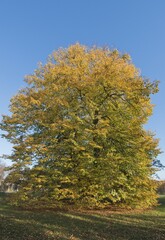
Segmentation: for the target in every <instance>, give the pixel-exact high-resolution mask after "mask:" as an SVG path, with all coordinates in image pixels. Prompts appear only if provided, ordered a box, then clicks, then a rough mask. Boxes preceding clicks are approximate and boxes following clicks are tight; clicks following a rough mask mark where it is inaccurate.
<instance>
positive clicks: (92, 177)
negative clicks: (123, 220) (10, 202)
mask: <svg viewBox="0 0 165 240" xmlns="http://www.w3.org/2000/svg"><path fill="white" fill-rule="evenodd" d="M26 82H27V84H28V87H27V88H25V89H23V90H21V91H20V92H19V93H18V94H17V95H16V96H15V97H13V98H12V99H11V105H10V111H11V113H12V114H11V116H3V121H2V123H1V129H2V130H4V131H6V134H4V135H3V136H4V137H5V138H6V139H7V140H9V141H10V142H11V143H12V144H13V152H12V154H11V156H8V158H10V159H11V160H12V161H13V165H12V167H11V173H10V176H8V179H9V180H10V181H13V182H17V183H18V184H19V192H18V193H17V201H18V203H19V204H27V203H30V204H32V203H33V204H34V205H35V204H37V203H38V204H40V205H41V204H42V205H46V206H49V205H50V206H64V205H68V204H70V205H74V206H89V207H103V206H109V205H112V204H123V205H127V206H131V207H137V206H138V207H148V206H151V205H153V204H155V202H156V194H155V187H156V186H155V184H154V181H153V180H152V178H151V176H152V175H153V174H154V172H155V171H156V165H157V164H158V163H159V162H158V160H156V157H157V155H158V154H159V149H158V147H157V145H158V141H157V140H156V139H154V136H153V134H152V133H151V132H148V131H146V130H145V129H144V127H143V126H144V124H145V123H146V122H147V120H148V117H149V116H150V115H151V114H152V108H153V106H152V104H151V101H150V95H151V94H154V93H156V92H157V91H158V87H157V82H154V83H151V82H150V81H149V80H146V79H144V78H142V77H141V76H140V74H139V71H138V70H137V69H136V68H135V66H134V65H133V64H132V63H131V60H130V58H129V56H128V55H126V54H124V55H121V54H120V53H119V52H118V51H117V50H113V51H111V50H109V49H103V48H91V49H88V48H86V47H84V46H81V45H79V44H76V45H73V46H70V47H69V48H68V49H59V50H58V51H56V52H54V53H53V54H52V56H51V57H50V58H49V60H48V63H47V64H46V65H45V66H42V65H41V66H40V67H39V68H38V69H37V70H36V71H35V73H34V74H33V75H30V76H28V77H27V78H26Z"/></svg>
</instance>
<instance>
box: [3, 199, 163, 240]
mask: <svg viewBox="0 0 165 240" xmlns="http://www.w3.org/2000/svg"><path fill="white" fill-rule="evenodd" d="M0 196H1V198H0V239H1V240H47V239H50V240H52V239H59V240H66V239H70V240H111V239H112V240H118V239H119V240H126V239H130V240H143V239H149V240H164V239H165V196H161V197H160V199H159V202H160V205H159V206H158V207H157V208H155V209H154V210H150V211H145V212H143V213H114V212H109V213H108V212H100V213H99V212H97V213H96V212H91V213H90V212H86V213H80V212H62V211H61V212H58V211H35V212H32V211H23V210H18V209H14V208H12V207H10V206H8V205H7V204H6V202H5V195H4V194H1V195H0Z"/></svg>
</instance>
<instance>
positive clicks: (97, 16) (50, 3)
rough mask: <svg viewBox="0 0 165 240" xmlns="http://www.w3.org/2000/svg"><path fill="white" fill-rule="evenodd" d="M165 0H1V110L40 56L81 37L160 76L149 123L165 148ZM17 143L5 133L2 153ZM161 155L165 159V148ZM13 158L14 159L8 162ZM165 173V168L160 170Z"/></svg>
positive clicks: (144, 71) (43, 57)
mask: <svg viewBox="0 0 165 240" xmlns="http://www.w3.org/2000/svg"><path fill="white" fill-rule="evenodd" d="M164 12H165V1H164V0H157V1H156V0H145V1H144V0H134V1H132V0H69V1H68V0H60V1H59V0H28V1H22V0H15V1H13V0H1V1H0V114H1V115H2V114H9V110H8V106H9V104H10V99H11V97H12V96H13V95H15V94H16V93H17V92H18V90H19V89H21V88H22V87H24V86H25V85H26V84H25V83H24V81H23V79H24V76H25V75H28V74H31V73H33V72H34V70H35V69H36V68H37V64H38V63H39V62H42V63H45V62H46V60H47V57H48V55H49V54H51V53H52V52H53V51H54V50H56V49H58V48H59V47H68V46H69V45H71V44H74V43H76V42H79V43H80V44H84V45H87V46H93V45H96V46H108V47H110V48H113V49H114V48H117V49H118V50H119V51H120V52H122V53H129V54H130V55H131V58H132V61H133V63H134V64H135V65H136V67H137V68H139V69H140V72H141V75H142V76H143V77H146V78H149V79H150V80H151V81H154V80H160V85H159V88H160V91H159V93H158V94H156V95H154V96H152V102H153V104H155V109H154V112H153V116H152V117H151V118H150V120H149V122H148V124H147V125H146V126H145V127H146V128H147V129H149V130H152V131H153V132H155V134H156V137H157V138H159V139H160V148H161V149H162V151H165V127H164V122H165V103H164V100H165V60H164V59H165V44H164V43H165V28H164V24H165V14H164ZM10 151H11V146H10V144H9V143H7V142H6V141H5V140H3V139H0V155H2V154H7V153H9V152H10ZM159 159H160V160H161V161H162V163H163V164H164V165H165V154H164V153H162V154H161V155H160V156H159ZM8 164H9V162H8ZM159 176H160V178H161V179H165V170H163V171H161V172H160V173H159Z"/></svg>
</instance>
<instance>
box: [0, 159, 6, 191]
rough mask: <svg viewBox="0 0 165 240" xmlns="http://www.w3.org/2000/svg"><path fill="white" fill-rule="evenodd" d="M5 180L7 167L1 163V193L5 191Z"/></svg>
mask: <svg viewBox="0 0 165 240" xmlns="http://www.w3.org/2000/svg"><path fill="white" fill-rule="evenodd" d="M4 178H5V165H4V163H2V162H1V161H0V191H3V187H4V184H3V183H4Z"/></svg>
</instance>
